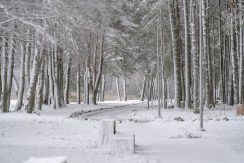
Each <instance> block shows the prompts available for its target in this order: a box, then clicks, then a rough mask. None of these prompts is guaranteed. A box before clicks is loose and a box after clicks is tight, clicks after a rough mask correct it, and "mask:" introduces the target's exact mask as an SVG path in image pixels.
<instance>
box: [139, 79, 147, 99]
mask: <svg viewBox="0 0 244 163" xmlns="http://www.w3.org/2000/svg"><path fill="white" fill-rule="evenodd" d="M146 76H147V75H146ZM146 76H145V77H144V80H143V85H142V89H141V98H140V100H141V101H144V97H145V90H146V84H147V77H146Z"/></svg>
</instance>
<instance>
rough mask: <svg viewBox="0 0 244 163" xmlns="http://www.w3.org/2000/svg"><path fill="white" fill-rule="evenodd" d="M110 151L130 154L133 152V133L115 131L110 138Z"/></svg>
mask: <svg viewBox="0 0 244 163" xmlns="http://www.w3.org/2000/svg"><path fill="white" fill-rule="evenodd" d="M110 145H111V153H112V154H118V155H131V154H134V153H135V134H132V133H117V134H115V135H114V136H113V137H112V139H111V144H110Z"/></svg>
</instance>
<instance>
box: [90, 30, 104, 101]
mask: <svg viewBox="0 0 244 163" xmlns="http://www.w3.org/2000/svg"><path fill="white" fill-rule="evenodd" d="M103 48H104V32H102V34H101V40H100V46H99V50H100V51H99V55H100V56H99V65H98V72H97V76H96V80H95V82H94V84H95V85H93V86H92V92H93V95H92V102H93V104H94V105H96V104H97V94H98V88H99V85H100V83H101V77H102V73H103V62H104V58H103V57H104V56H103V50H104V49H103ZM90 85H92V83H90Z"/></svg>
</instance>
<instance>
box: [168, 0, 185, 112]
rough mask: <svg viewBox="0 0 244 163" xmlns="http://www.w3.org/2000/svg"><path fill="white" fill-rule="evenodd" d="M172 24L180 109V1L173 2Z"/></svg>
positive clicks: (176, 83)
mask: <svg viewBox="0 0 244 163" xmlns="http://www.w3.org/2000/svg"><path fill="white" fill-rule="evenodd" d="M169 13H170V24H171V36H172V44H173V45H172V46H173V60H174V85H175V107H177V108H179V107H180V102H181V100H182V92H181V91H182V85H181V67H180V65H181V56H180V46H181V45H180V35H179V30H180V27H179V24H180V18H179V6H178V0H173V2H171V4H170V9H169Z"/></svg>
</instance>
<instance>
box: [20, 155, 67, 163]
mask: <svg viewBox="0 0 244 163" xmlns="http://www.w3.org/2000/svg"><path fill="white" fill-rule="evenodd" d="M66 160H67V159H66V157H64V156H61V157H53V158H30V159H29V160H28V161H26V162H24V163H67V161H66Z"/></svg>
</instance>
